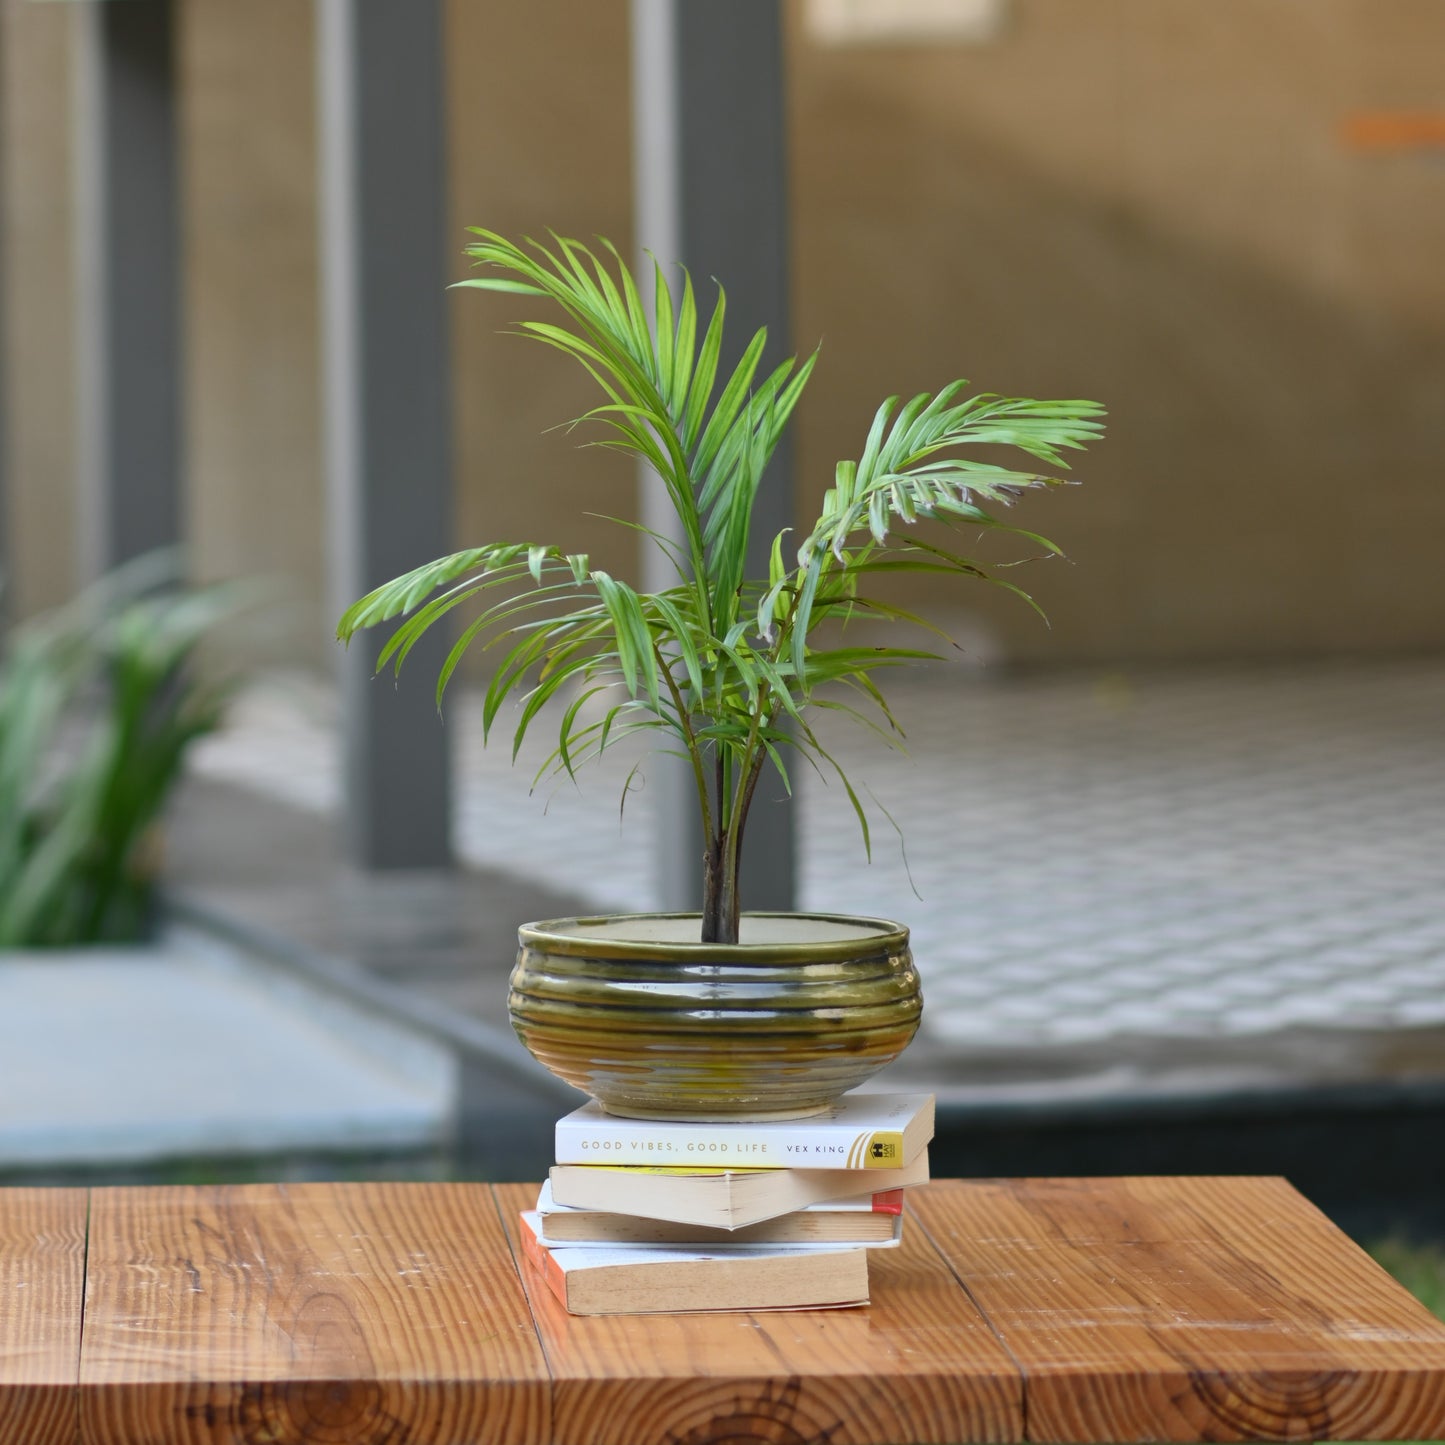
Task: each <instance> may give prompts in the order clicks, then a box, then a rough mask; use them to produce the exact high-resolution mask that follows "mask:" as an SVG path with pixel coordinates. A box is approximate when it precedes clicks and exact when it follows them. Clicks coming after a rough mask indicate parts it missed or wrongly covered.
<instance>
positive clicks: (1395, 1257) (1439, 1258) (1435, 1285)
mask: <svg viewBox="0 0 1445 1445" xmlns="http://www.w3.org/2000/svg"><path fill="white" fill-rule="evenodd" d="M1369 1249H1370V1253H1371V1255H1373V1256H1374V1258H1375V1261H1376V1263H1377V1264H1379V1265H1381V1266H1382V1267H1383V1268H1384V1269H1387V1270H1388V1271H1389V1272H1390V1273H1391V1274H1392V1275H1394V1276H1395V1278H1396V1279H1397V1280H1399V1281H1400V1283H1401V1284H1402V1285H1404V1286H1405V1288H1406V1289H1407V1290H1409V1291H1410V1293H1411V1294H1412V1295H1414V1296H1415V1298H1416V1299H1418V1300H1419V1301H1420V1303H1421V1304H1423V1305H1424V1306H1425V1308H1426V1309H1428V1310H1431V1311H1433V1312H1434V1313H1435V1314H1437V1315H1439V1316H1440V1318H1441V1319H1445V1245H1441V1244H1439V1243H1421V1242H1419V1241H1415V1240H1406V1239H1402V1238H1399V1237H1397V1236H1392V1237H1390V1238H1387V1239H1381V1240H1377V1241H1376V1242H1375V1243H1373V1244H1371V1245H1370V1247H1369Z"/></svg>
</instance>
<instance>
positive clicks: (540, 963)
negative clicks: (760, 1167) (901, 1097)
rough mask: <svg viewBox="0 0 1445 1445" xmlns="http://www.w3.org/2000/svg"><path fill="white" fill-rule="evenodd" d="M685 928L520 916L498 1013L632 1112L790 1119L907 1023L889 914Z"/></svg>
mask: <svg viewBox="0 0 1445 1445" xmlns="http://www.w3.org/2000/svg"><path fill="white" fill-rule="evenodd" d="M699 932H700V928H699V919H698V915H697V914H695V913H694V914H685V913H639V914H627V915H621V916H617V917H609V918H563V919H557V920H554V921H552V922H548V923H531V924H528V925H527V926H526V927H524V928H522V929H519V930H518V941H519V944H520V948H519V951H518V954H517V965H516V967H515V968H514V969H513V971H512V988H511V995H510V997H509V1000H508V1005H509V1008H510V1010H511V1015H512V1027H513V1028H515V1029H516V1031H517V1036H518V1037H519V1038H520V1039H521V1041H522V1043H523V1044H524V1045H525V1046H526V1048H527V1049H528V1051H529V1052H530V1053H531V1054H532V1056H533V1057H534V1058H536V1059H537V1060H538V1061H539V1062H540V1063H542V1064H544V1065H545V1066H546V1067H547V1068H549V1069H550V1070H551V1071H552V1072H553V1073H554V1074H556V1075H557V1076H558V1077H559V1078H561V1079H565V1080H566V1081H567V1082H568V1083H569V1084H572V1085H574V1086H575V1087H576V1088H578V1089H582V1090H583V1091H584V1092H586V1093H588V1094H591V1095H592V1096H593V1097H594V1098H596V1099H598V1100H600V1101H601V1103H602V1105H603V1107H604V1108H605V1109H607V1111H608V1112H609V1113H612V1114H620V1115H623V1116H626V1117H630V1118H637V1119H669V1118H677V1117H682V1116H686V1117H689V1118H694V1119H743V1118H753V1119H760V1118H774V1119H788V1118H794V1119H796V1118H804V1117H806V1116H807V1115H809V1114H815V1113H818V1112H820V1111H821V1110H823V1109H826V1108H827V1107H828V1105H829V1104H830V1103H832V1102H833V1101H834V1100H835V1099H836V1098H837V1097H838V1096H839V1095H840V1094H842V1093H844V1092H845V1091H846V1090H848V1089H851V1088H853V1086H854V1085H855V1084H860V1083H862V1082H863V1080H865V1079H866V1078H868V1076H869V1075H870V1074H872V1073H874V1072H875V1071H876V1070H878V1069H881V1068H882V1067H883V1065H884V1064H886V1063H888V1062H890V1061H891V1060H892V1059H895V1058H896V1057H897V1056H898V1055H899V1054H900V1053H901V1052H902V1051H903V1049H904V1048H905V1047H906V1046H907V1045H908V1043H909V1041H910V1040H911V1039H912V1038H913V1035H914V1034H915V1033H916V1032H917V1031H918V1021H919V1017H920V1015H921V1014H922V1011H923V996H922V993H921V991H920V989H919V983H918V973H917V971H916V970H915V968H914V967H913V955H912V954H911V953H910V952H909V948H908V930H907V929H906V928H904V927H902V926H901V925H899V924H897V923H889V922H887V921H886V920H884V919H880V918H849V917H844V916H834V915H831V914H800V913H749V914H745V915H744V916H743V919H742V925H741V929H740V934H741V938H740V941H739V942H738V943H735V944H717V943H700V942H698V935H699Z"/></svg>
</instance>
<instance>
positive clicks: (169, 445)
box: [75, 0, 182, 577]
mask: <svg viewBox="0 0 1445 1445" xmlns="http://www.w3.org/2000/svg"><path fill="white" fill-rule="evenodd" d="M77 22H78V26H79V32H80V33H79V36H78V37H77V46H76V63H77V66H78V73H77V76H76V81H77V83H76V87H75V105H76V109H77V114H76V128H75V145H76V149H75V178H76V185H77V196H76V203H77V204H76V231H77V237H78V247H77V257H76V260H77V290H78V295H77V303H78V314H77V322H78V327H79V335H78V337H77V342H78V358H79V367H80V388H79V396H78V413H79V434H78V438H77V441H78V450H79V456H80V486H79V501H80V505H79V508H78V512H79V517H80V529H79V547H80V558H79V561H80V569H81V575H82V576H83V577H93V576H96V575H97V574H99V573H101V572H103V571H106V570H108V569H109V568H111V567H114V566H115V565H116V564H117V563H120V562H124V561H126V560H128V559H129V558H131V557H135V556H138V555H139V554H140V553H142V552H148V551H151V550H152V549H154V548H157V547H166V546H172V545H174V544H175V543H176V542H178V541H179V540H180V538H181V533H182V506H181V380H182V376H181V370H182V368H181V322H180V295H181V240H180V218H179V205H178V199H177V197H178V189H177V155H176V94H175V91H176V84H175V33H176V15H175V5H174V0H124V3H92V4H88V5H86V6H84V7H83V8H82V9H81V10H80V11H79V13H78V15H77Z"/></svg>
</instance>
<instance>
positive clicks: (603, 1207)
mask: <svg viewBox="0 0 1445 1445" xmlns="http://www.w3.org/2000/svg"><path fill="white" fill-rule="evenodd" d="M927 1180H928V1150H927V1149H924V1150H922V1151H921V1152H920V1153H919V1154H918V1155H917V1156H915V1158H914V1159H913V1161H912V1162H911V1163H909V1164H905V1165H904V1166H903V1168H901V1169H894V1170H890V1171H889V1172H888V1173H887V1174H886V1175H883V1174H869V1173H866V1172H863V1173H860V1172H859V1171H858V1170H856V1169H722V1168H713V1169H708V1168H700V1167H696V1166H694V1167H691V1168H689V1167H687V1166H683V1167H681V1168H675V1167H670V1166H666V1165H653V1164H642V1165H616V1164H559V1165H556V1166H555V1167H554V1168H553V1169H552V1171H551V1177H550V1179H549V1181H548V1182H549V1183H550V1185H551V1193H552V1198H553V1200H554V1202H555V1203H557V1204H562V1205H569V1206H572V1207H574V1208H578V1209H591V1210H597V1211H600V1212H604V1213H610V1214H630V1215H637V1216H640V1217H642V1218H645V1219H661V1220H669V1221H672V1222H674V1223H677V1224H691V1225H699V1226H702V1227H704V1228H710V1229H740V1228H743V1227H745V1226H747V1225H750V1224H756V1223H758V1222H760V1221H761V1220H765V1219H772V1218H774V1217H775V1216H777V1215H780V1214H791V1213H794V1212H795V1211H797V1210H800V1209H806V1208H808V1206H809V1205H813V1204H822V1203H825V1202H827V1201H830V1200H838V1199H849V1198H853V1199H856V1198H859V1197H860V1196H861V1197H863V1198H871V1197H872V1196H873V1194H874V1193H875V1192H876V1191H877V1188H878V1186H879V1185H880V1184H884V1183H886V1185H887V1187H888V1188H889V1189H899V1188H903V1187H906V1186H910V1185H914V1184H923V1183H926V1182H927Z"/></svg>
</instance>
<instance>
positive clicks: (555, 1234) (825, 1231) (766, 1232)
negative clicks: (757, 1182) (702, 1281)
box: [537, 1180, 903, 1252]
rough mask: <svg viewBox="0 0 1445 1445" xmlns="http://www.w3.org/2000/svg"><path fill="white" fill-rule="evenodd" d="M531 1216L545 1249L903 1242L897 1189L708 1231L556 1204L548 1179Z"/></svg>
mask: <svg viewBox="0 0 1445 1445" xmlns="http://www.w3.org/2000/svg"><path fill="white" fill-rule="evenodd" d="M537 1214H538V1215H539V1216H540V1220H541V1239H542V1243H543V1244H545V1245H548V1246H557V1245H562V1246H567V1245H573V1244H625V1245H628V1246H631V1247H635V1248H641V1249H659V1248H668V1247H680V1246H682V1247H688V1246H690V1247H692V1248H694V1249H707V1250H716V1251H719V1252H721V1251H724V1250H735V1249H746V1248H748V1247H750V1246H752V1245H755V1244H796V1245H800V1246H804V1247H807V1248H811V1249H826V1248H828V1247H830V1246H836V1245H839V1244H859V1245H863V1246H864V1247H865V1248H868V1249H886V1248H889V1247H891V1246H893V1245H896V1244H898V1243H899V1241H900V1240H901V1239H902V1238H903V1191H902V1190H901V1189H887V1190H882V1191H880V1192H879V1193H877V1194H865V1195H863V1196H862V1197H860V1198H856V1199H840V1200H837V1201H834V1202H831V1203H825V1204H813V1205H809V1206H808V1208H806V1209H801V1210H796V1211H794V1212H793V1213H791V1214H780V1215H777V1216H775V1217H774V1218H772V1219H765V1220H762V1221H761V1222H759V1223H757V1224H751V1225H746V1226H744V1227H743V1228H741V1229H709V1228H706V1227H704V1226H702V1225H697V1224H679V1223H676V1222H675V1221H673V1220H665V1219H646V1218H642V1217H640V1216H638V1215H635V1214H626V1213H613V1212H608V1211H605V1210H597V1209H578V1208H575V1207H573V1206H571V1205H566V1204H558V1203H557V1202H556V1201H555V1200H554V1199H553V1198H552V1183H551V1180H548V1181H547V1182H546V1183H544V1184H543V1185H542V1189H541V1192H540V1193H539V1194H538V1196H537Z"/></svg>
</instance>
